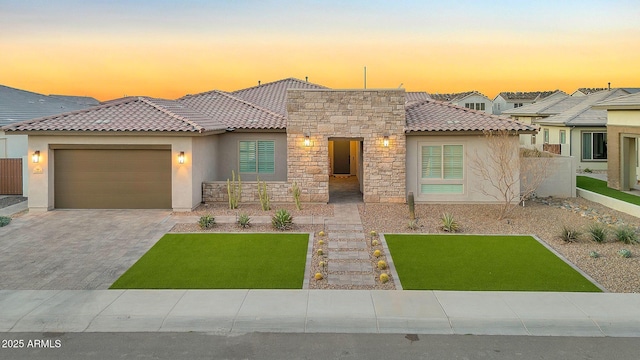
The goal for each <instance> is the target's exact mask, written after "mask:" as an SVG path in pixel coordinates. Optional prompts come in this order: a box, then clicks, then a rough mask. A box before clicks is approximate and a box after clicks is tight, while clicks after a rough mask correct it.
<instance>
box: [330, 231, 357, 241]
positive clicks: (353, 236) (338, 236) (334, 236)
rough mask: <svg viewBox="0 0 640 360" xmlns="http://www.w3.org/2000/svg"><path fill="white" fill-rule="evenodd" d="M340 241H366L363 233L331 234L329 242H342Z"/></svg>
mask: <svg viewBox="0 0 640 360" xmlns="http://www.w3.org/2000/svg"><path fill="white" fill-rule="evenodd" d="M340 239H360V240H364V234H363V233H361V232H360V233H355V232H342V233H340V232H330V233H329V240H340Z"/></svg>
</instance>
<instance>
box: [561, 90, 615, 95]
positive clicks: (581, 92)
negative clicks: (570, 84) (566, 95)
mask: <svg viewBox="0 0 640 360" xmlns="http://www.w3.org/2000/svg"><path fill="white" fill-rule="evenodd" d="M610 89H611V88H579V89H578V90H576V91H574V92H572V93H571V96H585V95H589V94H593V93H596V92H598V91H603V90H610Z"/></svg>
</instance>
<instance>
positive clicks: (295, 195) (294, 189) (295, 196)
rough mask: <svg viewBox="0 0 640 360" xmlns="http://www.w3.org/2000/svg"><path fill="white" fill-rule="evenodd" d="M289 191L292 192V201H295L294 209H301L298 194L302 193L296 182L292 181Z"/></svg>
mask: <svg viewBox="0 0 640 360" xmlns="http://www.w3.org/2000/svg"><path fill="white" fill-rule="evenodd" d="M291 192H292V193H293V201H294V202H295V203H296V209H298V210H302V205H301V204H300V194H302V190H300V187H299V186H298V183H297V182H295V181H294V182H293V185H291Z"/></svg>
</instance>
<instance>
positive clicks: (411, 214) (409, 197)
mask: <svg viewBox="0 0 640 360" xmlns="http://www.w3.org/2000/svg"><path fill="white" fill-rule="evenodd" d="M407 204H409V220H412V221H413V220H415V219H416V203H415V199H414V198H413V192H409V195H407Z"/></svg>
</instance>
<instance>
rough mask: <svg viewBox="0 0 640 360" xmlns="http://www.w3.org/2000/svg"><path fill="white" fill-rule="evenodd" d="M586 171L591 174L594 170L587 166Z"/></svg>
mask: <svg viewBox="0 0 640 360" xmlns="http://www.w3.org/2000/svg"><path fill="white" fill-rule="evenodd" d="M584 172H586V173H589V174H591V173H592V172H593V170H591V169H589V168H585V169H584Z"/></svg>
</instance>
